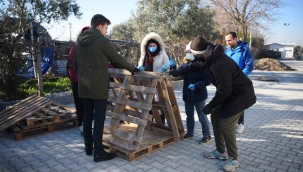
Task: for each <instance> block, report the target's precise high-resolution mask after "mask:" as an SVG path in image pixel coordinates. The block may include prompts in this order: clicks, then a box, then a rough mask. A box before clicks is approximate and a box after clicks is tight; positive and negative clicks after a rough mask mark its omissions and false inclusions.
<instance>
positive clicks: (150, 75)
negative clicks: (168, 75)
mask: <svg viewBox="0 0 303 172" xmlns="http://www.w3.org/2000/svg"><path fill="white" fill-rule="evenodd" d="M108 73H109V76H110V77H114V74H116V75H124V76H125V75H126V76H127V75H128V76H129V75H131V73H130V72H129V71H128V70H125V69H117V68H108ZM133 76H137V77H142V78H160V76H161V73H159V72H136V73H134V74H133ZM121 78H122V77H121Z"/></svg>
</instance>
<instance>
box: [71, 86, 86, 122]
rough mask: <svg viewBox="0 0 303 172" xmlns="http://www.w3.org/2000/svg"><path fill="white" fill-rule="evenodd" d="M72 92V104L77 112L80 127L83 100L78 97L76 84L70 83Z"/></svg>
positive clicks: (82, 114)
mask: <svg viewBox="0 0 303 172" xmlns="http://www.w3.org/2000/svg"><path fill="white" fill-rule="evenodd" d="M72 91H73V97H74V103H75V106H76V111H77V117H78V125H79V126H81V125H82V123H83V117H84V104H83V98H80V97H79V96H78V82H72Z"/></svg>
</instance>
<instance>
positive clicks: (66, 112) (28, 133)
mask: <svg viewBox="0 0 303 172" xmlns="http://www.w3.org/2000/svg"><path fill="white" fill-rule="evenodd" d="M75 126H78V121H77V115H76V114H75V110H74V109H73V108H70V107H67V106H65V105H61V104H60V103H57V102H53V101H51V100H49V99H47V98H43V97H39V96H37V95H35V96H31V97H28V98H27V99H25V100H22V101H20V102H19V103H17V104H15V105H13V106H11V107H9V108H8V109H6V110H4V111H2V112H0V131H2V130H5V129H6V130H7V131H9V130H10V131H13V132H14V138H15V140H21V139H25V138H28V137H32V136H36V135H39V134H44V133H48V132H53V131H57V130H61V129H66V128H70V127H75Z"/></svg>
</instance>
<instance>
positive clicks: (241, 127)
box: [236, 124, 244, 134]
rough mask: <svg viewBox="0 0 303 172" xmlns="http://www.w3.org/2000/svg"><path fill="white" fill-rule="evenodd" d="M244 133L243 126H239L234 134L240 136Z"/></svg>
mask: <svg viewBox="0 0 303 172" xmlns="http://www.w3.org/2000/svg"><path fill="white" fill-rule="evenodd" d="M243 132H244V125H243V124H239V125H238V127H237V129H236V133H238V134H241V133H243Z"/></svg>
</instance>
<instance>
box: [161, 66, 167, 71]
mask: <svg viewBox="0 0 303 172" xmlns="http://www.w3.org/2000/svg"><path fill="white" fill-rule="evenodd" d="M166 71H167V66H165V65H163V66H162V68H161V73H164V72H166Z"/></svg>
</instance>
